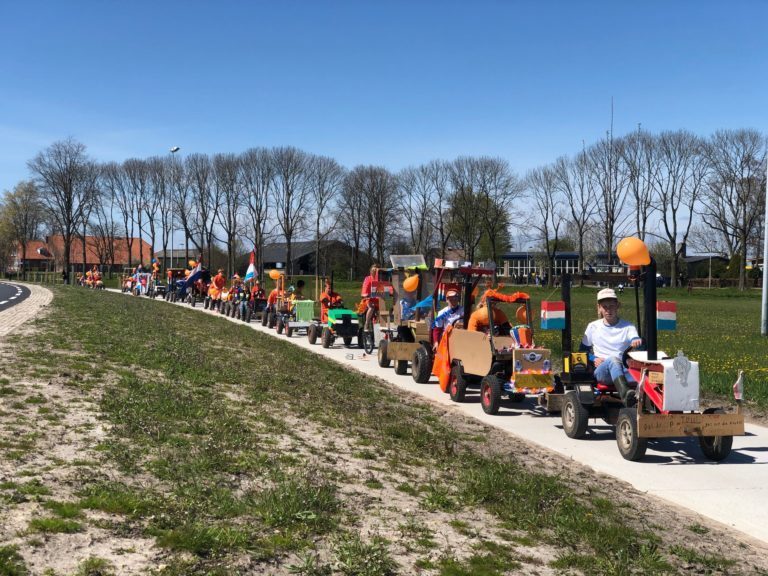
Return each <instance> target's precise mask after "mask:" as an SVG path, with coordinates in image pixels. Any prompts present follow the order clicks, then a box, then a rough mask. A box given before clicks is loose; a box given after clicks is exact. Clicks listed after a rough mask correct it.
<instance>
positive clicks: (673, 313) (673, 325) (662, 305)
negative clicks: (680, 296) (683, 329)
mask: <svg viewBox="0 0 768 576" xmlns="http://www.w3.org/2000/svg"><path fill="white" fill-rule="evenodd" d="M656 329H657V330H675V329H677V303H676V302H669V301H667V300H661V301H659V302H656Z"/></svg>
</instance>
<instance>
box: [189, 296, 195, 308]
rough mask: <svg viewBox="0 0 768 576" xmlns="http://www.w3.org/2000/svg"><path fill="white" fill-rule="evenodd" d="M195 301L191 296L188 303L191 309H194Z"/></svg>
mask: <svg viewBox="0 0 768 576" xmlns="http://www.w3.org/2000/svg"><path fill="white" fill-rule="evenodd" d="M195 301H196V298H195V297H194V296H192V298H191V299H190V302H189V303H190V305H191V306H192V308H194V307H195Z"/></svg>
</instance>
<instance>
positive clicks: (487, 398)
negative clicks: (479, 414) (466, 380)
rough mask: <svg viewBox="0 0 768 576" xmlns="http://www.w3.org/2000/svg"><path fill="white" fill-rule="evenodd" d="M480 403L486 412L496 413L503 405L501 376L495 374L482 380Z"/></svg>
mask: <svg viewBox="0 0 768 576" xmlns="http://www.w3.org/2000/svg"><path fill="white" fill-rule="evenodd" d="M480 404H482V406H483V412H485V413H486V414H496V413H497V412H498V411H499V407H500V406H501V378H499V377H498V376H495V375H493V374H491V375H489V376H486V377H485V378H483V380H482V382H480Z"/></svg>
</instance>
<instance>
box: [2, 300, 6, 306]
mask: <svg viewBox="0 0 768 576" xmlns="http://www.w3.org/2000/svg"><path fill="white" fill-rule="evenodd" d="M3 304H8V300H3V301H2V302H0V306H2V305H3Z"/></svg>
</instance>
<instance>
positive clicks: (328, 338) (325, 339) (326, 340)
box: [320, 326, 333, 348]
mask: <svg viewBox="0 0 768 576" xmlns="http://www.w3.org/2000/svg"><path fill="white" fill-rule="evenodd" d="M320 340H321V344H322V345H323V348H330V347H331V344H333V334H331V329H330V328H328V326H324V327H323V335H322V337H321V339H320Z"/></svg>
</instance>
